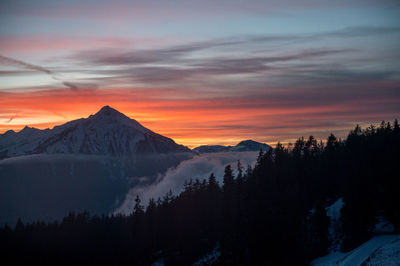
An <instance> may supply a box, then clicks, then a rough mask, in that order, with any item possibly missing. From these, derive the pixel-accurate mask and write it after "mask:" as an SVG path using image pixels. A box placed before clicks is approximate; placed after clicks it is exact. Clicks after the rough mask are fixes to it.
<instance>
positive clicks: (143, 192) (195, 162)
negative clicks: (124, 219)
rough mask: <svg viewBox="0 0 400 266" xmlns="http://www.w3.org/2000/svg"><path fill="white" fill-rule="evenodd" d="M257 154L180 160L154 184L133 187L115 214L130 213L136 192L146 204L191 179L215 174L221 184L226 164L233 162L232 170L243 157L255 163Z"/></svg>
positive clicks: (243, 153)
mask: <svg viewBox="0 0 400 266" xmlns="http://www.w3.org/2000/svg"><path fill="white" fill-rule="evenodd" d="M257 154H258V152H221V153H208V154H201V155H197V156H195V157H194V158H192V159H189V160H186V161H183V162H181V163H180V164H179V165H178V166H177V167H176V168H170V169H168V170H167V172H166V173H165V174H162V175H159V177H158V180H157V181H156V182H155V183H154V184H151V185H146V186H140V187H134V188H132V189H130V190H129V192H128V194H127V195H126V198H125V201H124V202H123V203H122V205H121V206H120V207H119V208H118V209H117V210H116V211H115V213H124V214H128V213H131V212H132V210H133V206H134V204H135V197H136V195H139V197H140V198H141V200H142V202H143V203H144V204H145V205H147V203H148V201H149V199H150V198H154V199H157V198H159V197H160V198H162V197H163V196H164V195H165V194H166V193H167V192H168V191H169V190H171V191H172V192H173V193H174V194H175V195H176V194H179V193H180V192H181V191H182V189H183V184H184V183H185V181H186V180H189V179H190V178H193V179H195V178H198V179H200V180H203V179H207V178H208V177H209V176H210V174H211V173H214V174H215V176H216V178H217V181H218V182H219V184H220V185H222V178H223V175H224V168H225V166H226V165H228V164H231V165H232V167H233V169H236V163H237V161H238V160H240V161H241V163H242V165H244V166H246V165H251V166H254V164H255V162H256V159H257ZM144 178H145V177H144Z"/></svg>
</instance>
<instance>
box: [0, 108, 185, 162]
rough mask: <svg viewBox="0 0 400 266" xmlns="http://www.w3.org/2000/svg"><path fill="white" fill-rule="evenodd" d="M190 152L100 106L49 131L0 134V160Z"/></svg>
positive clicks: (22, 131) (35, 130) (134, 121)
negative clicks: (28, 156) (63, 155)
mask: <svg viewBox="0 0 400 266" xmlns="http://www.w3.org/2000/svg"><path fill="white" fill-rule="evenodd" d="M169 152H190V150H189V149H188V148H186V147H184V146H182V145H178V144H176V143H175V142H174V141H173V140H172V139H170V138H167V137H164V136H162V135H159V134H157V133H154V132H153V131H151V130H149V129H147V128H145V127H143V126H142V125H141V124H139V123H138V122H137V121H136V120H134V119H131V118H129V117H127V116H125V115H124V114H122V113H120V112H118V111H117V110H115V109H113V108H111V107H109V106H104V107H103V108H101V110H100V111H99V112H97V113H96V114H95V115H91V116H89V117H88V118H86V119H84V118H81V119H78V120H74V121H70V122H68V123H66V124H63V125H60V126H56V127H54V128H53V129H51V130H50V129H46V130H39V129H35V128H29V127H25V128H24V129H23V130H21V131H20V132H18V133H16V132H14V131H7V132H6V133H4V134H3V135H0V158H7V157H14V156H18V155H27V154H43V153H45V154H59V153H63V154H93V155H111V156H118V157H121V156H130V155H135V154H160V153H169Z"/></svg>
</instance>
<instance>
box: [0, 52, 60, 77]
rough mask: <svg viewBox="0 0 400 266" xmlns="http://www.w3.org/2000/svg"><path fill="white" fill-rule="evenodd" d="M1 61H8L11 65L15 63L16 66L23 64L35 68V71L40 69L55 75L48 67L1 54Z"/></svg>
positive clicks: (22, 65) (28, 67)
mask: <svg viewBox="0 0 400 266" xmlns="http://www.w3.org/2000/svg"><path fill="white" fill-rule="evenodd" d="M0 63H6V64H11V65H15V66H21V67H24V68H27V69H30V70H34V71H39V72H43V73H46V74H49V75H53V72H52V71H50V70H49V69H47V68H44V67H41V66H37V65H33V64H29V63H26V62H24V61H20V60H17V59H13V58H10V57H6V56H2V55H0Z"/></svg>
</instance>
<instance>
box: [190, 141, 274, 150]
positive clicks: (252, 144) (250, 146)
mask: <svg viewBox="0 0 400 266" xmlns="http://www.w3.org/2000/svg"><path fill="white" fill-rule="evenodd" d="M270 148H271V147H270V146H269V145H267V144H265V143H260V142H256V141H253V140H243V141H241V142H239V143H238V144H237V145H235V146H223V145H202V146H199V147H196V148H194V149H193V151H195V152H198V153H213V152H231V151H233V152H242V151H259V150H262V151H267V150H269V149H270Z"/></svg>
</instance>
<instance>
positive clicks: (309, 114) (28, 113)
mask: <svg viewBox="0 0 400 266" xmlns="http://www.w3.org/2000/svg"><path fill="white" fill-rule="evenodd" d="M164 93H165V92H163V91H159V90H126V89H124V90H123V89H120V90H112V92H110V91H108V90H79V91H71V90H66V89H61V90H49V91H36V92H24V93H9V92H7V93H6V92H2V93H1V95H0V133H4V132H6V131H7V130H11V129H12V130H16V131H18V130H21V129H22V128H23V127H25V126H26V125H28V126H31V127H36V128H39V129H45V128H52V127H54V126H56V125H60V124H63V123H65V122H67V121H70V120H74V119H78V118H82V117H88V116H89V115H91V114H94V113H96V112H97V111H98V110H99V109H100V108H101V107H102V106H104V105H110V106H111V107H113V108H115V109H117V110H118V111H120V112H122V113H124V114H126V115H127V116H129V117H130V118H133V119H135V120H137V121H138V122H140V123H141V124H143V126H145V127H147V128H149V129H151V130H152V131H154V132H157V133H159V134H162V135H165V136H167V137H170V138H172V139H174V140H175V141H176V142H177V143H180V144H183V145H186V146H188V147H190V148H193V147H196V146H199V145H206V144H208V145H214V144H221V145H235V144H237V143H238V142H240V141H241V140H244V139H253V140H255V141H259V142H266V143H268V144H270V145H271V144H272V145H273V144H275V143H277V142H278V141H280V142H282V143H288V142H293V140H295V139H297V138H298V137H300V136H308V135H311V134H312V135H314V136H316V137H317V138H324V139H325V138H326V137H327V135H328V134H329V133H330V132H331V131H332V132H334V133H336V134H339V136H342V137H343V136H344V135H345V134H346V133H347V132H348V131H349V130H350V129H352V128H353V127H354V126H355V124H356V123H357V122H358V123H360V121H363V120H365V121H367V120H368V119H369V120H371V119H376V122H377V121H379V119H380V118H381V114H376V116H375V117H372V116H371V114H365V115H364V116H363V115H362V114H357V115H354V118H352V117H349V115H348V114H347V113H343V112H352V111H353V109H352V106H349V105H325V106H306V107H301V106H297V107H296V106H293V107H288V106H286V107H280V106H279V105H276V104H273V103H271V104H269V103H268V102H267V103H262V104H258V102H257V100H256V101H254V100H253V101H252V102H251V103H250V104H249V103H247V102H246V101H245V100H239V99H233V98H215V99H181V98H178V97H176V99H174V95H173V94H172V95H169V96H170V97H165V95H164ZM167 98H168V99H167ZM105 99H106V100H105ZM263 101H265V100H263ZM338 110H340V112H338ZM341 112H342V113H341ZM321 119H322V120H323V123H321ZM349 119H350V121H355V122H354V123H350V122H341V123H339V122H340V121H343V120H344V121H349ZM324 121H326V122H324ZM331 121H334V123H331ZM335 121H339V122H337V123H336V122H335ZM335 123H336V124H335ZM366 123H367V122H366Z"/></svg>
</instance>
